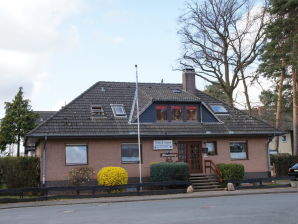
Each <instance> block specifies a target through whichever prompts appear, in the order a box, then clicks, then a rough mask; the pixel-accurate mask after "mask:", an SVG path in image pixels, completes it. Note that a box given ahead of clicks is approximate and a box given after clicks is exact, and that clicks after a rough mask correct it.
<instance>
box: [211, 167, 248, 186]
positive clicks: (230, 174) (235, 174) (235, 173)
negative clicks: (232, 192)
mask: <svg viewBox="0 0 298 224" xmlns="http://www.w3.org/2000/svg"><path fill="white" fill-rule="evenodd" d="M216 166H217V167H218V169H220V171H221V173H222V179H223V180H224V182H227V181H228V180H241V179H243V177H244V166H243V165H242V164H235V163H229V164H217V165H216Z"/></svg>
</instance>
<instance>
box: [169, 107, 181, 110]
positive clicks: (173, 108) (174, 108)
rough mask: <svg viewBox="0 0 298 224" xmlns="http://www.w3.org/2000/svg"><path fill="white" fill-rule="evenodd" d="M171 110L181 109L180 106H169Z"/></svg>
mask: <svg viewBox="0 0 298 224" xmlns="http://www.w3.org/2000/svg"><path fill="white" fill-rule="evenodd" d="M171 109H172V110H182V106H171Z"/></svg>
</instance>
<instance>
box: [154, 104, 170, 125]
mask: <svg viewBox="0 0 298 224" xmlns="http://www.w3.org/2000/svg"><path fill="white" fill-rule="evenodd" d="M155 110H156V119H157V120H158V121H167V120H168V107H167V106H166V105H158V106H156V107H155Z"/></svg>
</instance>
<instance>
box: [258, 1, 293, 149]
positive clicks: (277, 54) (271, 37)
mask: <svg viewBox="0 0 298 224" xmlns="http://www.w3.org/2000/svg"><path fill="white" fill-rule="evenodd" d="M269 2H270V7H269V14H270V23H269V25H268V26H267V27H266V38H267V43H266V44H265V45H264V47H263V49H262V56H261V60H262V62H263V63H262V64H261V65H260V67H259V71H260V72H261V73H262V74H263V75H264V76H266V77H267V78H271V79H274V80H277V81H276V87H277V90H278V99H277V113H276V127H277V128H279V126H280V120H281V118H280V114H281V110H282V108H281V107H282V104H283V103H282V98H283V89H284V87H283V82H284V80H286V79H290V80H291V85H292V101H293V103H292V104H293V132H294V138H293V139H294V154H295V155H298V142H297V141H298V117H297V115H298V114H297V108H296V107H297V66H298V65H297V63H298V1H297V0H269Z"/></svg>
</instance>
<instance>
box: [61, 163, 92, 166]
mask: <svg viewBox="0 0 298 224" xmlns="http://www.w3.org/2000/svg"><path fill="white" fill-rule="evenodd" d="M84 165H88V163H66V164H65V166H84Z"/></svg>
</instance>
